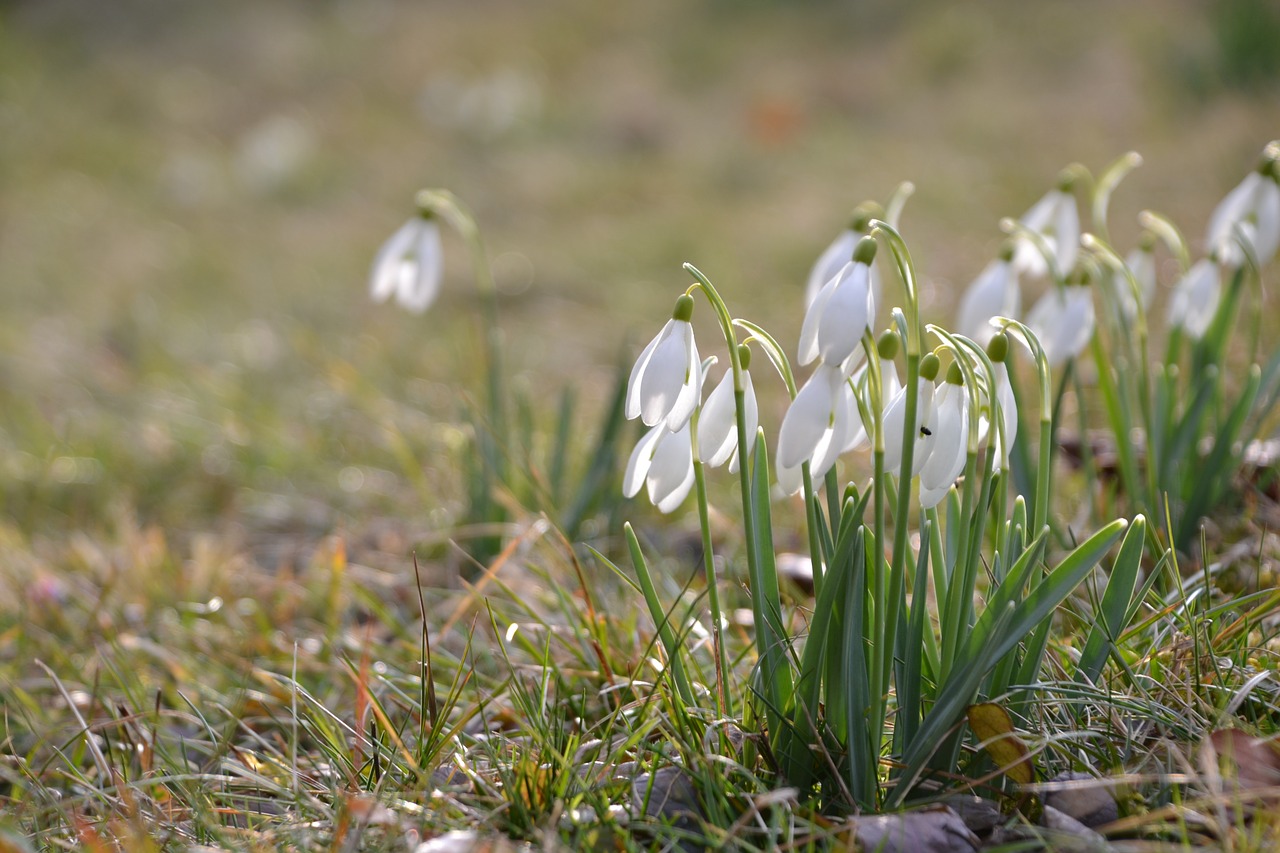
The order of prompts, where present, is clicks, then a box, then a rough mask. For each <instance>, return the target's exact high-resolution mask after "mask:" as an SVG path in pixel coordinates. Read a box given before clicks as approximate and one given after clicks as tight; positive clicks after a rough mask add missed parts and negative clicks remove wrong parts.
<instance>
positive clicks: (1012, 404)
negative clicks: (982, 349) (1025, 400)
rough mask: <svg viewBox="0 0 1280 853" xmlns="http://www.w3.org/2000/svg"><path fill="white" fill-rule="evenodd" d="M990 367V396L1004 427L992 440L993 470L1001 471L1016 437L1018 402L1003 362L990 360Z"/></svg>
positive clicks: (1007, 460)
mask: <svg viewBox="0 0 1280 853" xmlns="http://www.w3.org/2000/svg"><path fill="white" fill-rule="evenodd" d="M1006 348H1007V347H1006ZM992 367H994V368H995V374H996V387H995V393H994V394H993V395H992V396H993V397H995V402H996V405H997V406H998V407H999V410H1000V412H999V414H1000V418H1001V421H1002V423H1003V425H1004V433H1003V435H1002V434H1001V433H1000V431H999V430H997V431H996V434H995V437H994V439H993V440H994V441H995V443H996V445H995V446H996V456H995V465H994V470H996V471H1003V470H1005V469H1007V468H1008V467H1009V450H1010V448H1012V447H1013V442H1014V440H1015V439H1016V438H1017V437H1018V401H1017V399H1016V398H1015V397H1014V396H1013V383H1011V382H1010V381H1009V368H1008V367H1007V366H1006V365H1005V363H1004V361H1003V360H1001V361H996V360H995V359H992Z"/></svg>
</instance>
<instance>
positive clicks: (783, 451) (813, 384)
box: [778, 364, 839, 468]
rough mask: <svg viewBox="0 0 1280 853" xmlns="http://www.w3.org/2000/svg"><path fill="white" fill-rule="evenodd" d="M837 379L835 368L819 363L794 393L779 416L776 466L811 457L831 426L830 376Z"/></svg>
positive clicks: (796, 464)
mask: <svg viewBox="0 0 1280 853" xmlns="http://www.w3.org/2000/svg"><path fill="white" fill-rule="evenodd" d="M833 375H834V376H835V377H836V379H837V381H838V380H839V372H838V370H837V368H834V367H832V366H831V365H828V364H821V365H819V366H818V369H817V370H816V371H815V372H814V374H813V375H812V376H810V377H809V381H808V382H806V383H805V384H804V386H803V387H802V388H801V389H800V393H798V394H796V398H795V399H794V400H792V401H791V406H790V407H789V408H788V409H787V413H786V415H784V416H783V418H782V429H781V430H780V431H779V433H778V467H779V468H798V467H799V466H800V465H802V464H803V463H804V462H806V461H808V460H809V459H811V458H812V457H813V454H814V451H815V450H816V449H817V447H818V442H820V441H821V440H822V439H823V437H824V435H826V434H827V433H828V432H829V431H830V429H831V426H832V424H831V421H832V415H833V413H832V399H831V387H832V376H833Z"/></svg>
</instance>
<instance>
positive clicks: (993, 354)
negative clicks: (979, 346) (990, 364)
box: [987, 332, 1009, 364]
mask: <svg viewBox="0 0 1280 853" xmlns="http://www.w3.org/2000/svg"><path fill="white" fill-rule="evenodd" d="M987 356H988V357H989V358H990V359H991V360H992V361H994V362H995V363H997V364H999V363H1000V362H1002V361H1004V360H1005V359H1006V358H1008V357H1009V336H1008V335H1006V334H1005V333H1004V332H997V333H996V334H995V335H993V336H992V338H991V340H990V341H988V342H987Z"/></svg>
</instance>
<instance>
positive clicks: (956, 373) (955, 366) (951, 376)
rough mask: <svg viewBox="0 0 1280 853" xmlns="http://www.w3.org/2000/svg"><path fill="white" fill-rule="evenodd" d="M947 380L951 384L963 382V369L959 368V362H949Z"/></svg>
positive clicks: (961, 383)
mask: <svg viewBox="0 0 1280 853" xmlns="http://www.w3.org/2000/svg"><path fill="white" fill-rule="evenodd" d="M947 381H948V382H950V383H951V384H952V385H963V384H964V371H963V370H961V369H960V362H958V361H953V362H951V366H950V367H948V368H947Z"/></svg>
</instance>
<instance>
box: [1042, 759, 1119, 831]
mask: <svg viewBox="0 0 1280 853" xmlns="http://www.w3.org/2000/svg"><path fill="white" fill-rule="evenodd" d="M1051 781H1052V782H1070V783H1074V784H1070V785H1066V786H1064V787H1063V788H1061V789H1060V790H1054V791H1049V792H1048V793H1046V794H1045V795H1044V804H1045V806H1046V807H1047V808H1052V809H1056V810H1057V811H1060V812H1062V813H1063V814H1065V815H1069V816H1070V817H1072V818H1074V819H1075V820H1078V821H1079V822H1080V823H1082V824H1084V825H1085V826H1087V827H1090V828H1092V827H1095V826H1102V825H1103V824H1104V823H1111V822H1112V821H1113V820H1116V819H1117V818H1119V817H1120V809H1119V807H1118V806H1117V805H1116V800H1115V797H1113V796H1112V795H1111V789H1110V788H1108V787H1107V786H1105V785H1102V784H1099V783H1098V781H1097V780H1096V779H1094V778H1093V777H1092V776H1090V775H1089V774H1088V773H1079V772H1075V771H1067V772H1065V773H1059V774H1058V775H1057V776H1054V777H1053V779H1052V780H1051Z"/></svg>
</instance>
